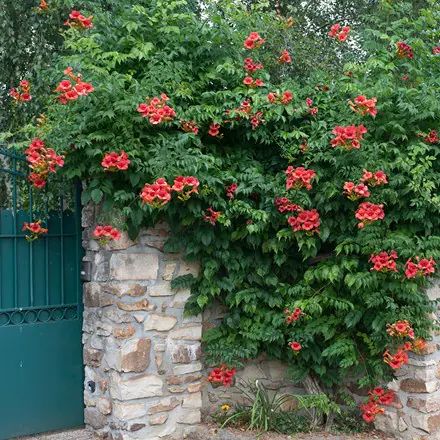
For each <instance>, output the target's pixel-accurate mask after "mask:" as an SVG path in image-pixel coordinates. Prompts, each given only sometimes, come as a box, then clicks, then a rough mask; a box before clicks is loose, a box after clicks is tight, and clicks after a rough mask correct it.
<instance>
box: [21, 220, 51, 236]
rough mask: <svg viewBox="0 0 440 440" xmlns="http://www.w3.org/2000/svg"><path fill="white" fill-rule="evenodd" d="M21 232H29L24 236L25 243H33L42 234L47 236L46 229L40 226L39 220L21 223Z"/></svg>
mask: <svg viewBox="0 0 440 440" xmlns="http://www.w3.org/2000/svg"><path fill="white" fill-rule="evenodd" d="M22 231H27V232H29V234H27V235H26V240H27V241H34V240H36V239H37V238H40V237H41V236H42V235H43V234H47V232H48V229H47V228H43V227H42V226H41V220H37V221H36V222H31V223H27V222H25V223H23V227H22Z"/></svg>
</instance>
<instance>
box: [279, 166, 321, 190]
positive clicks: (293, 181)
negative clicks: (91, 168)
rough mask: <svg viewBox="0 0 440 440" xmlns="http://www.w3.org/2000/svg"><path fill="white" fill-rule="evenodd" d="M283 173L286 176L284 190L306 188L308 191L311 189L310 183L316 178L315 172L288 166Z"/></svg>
mask: <svg viewBox="0 0 440 440" xmlns="http://www.w3.org/2000/svg"><path fill="white" fill-rule="evenodd" d="M284 173H285V174H286V176H287V177H286V189H291V188H293V189H299V188H306V189H307V190H309V191H310V190H311V189H312V184H311V181H312V179H313V178H314V177H315V176H316V172H315V171H313V170H308V169H306V168H304V167H297V168H293V166H291V165H290V166H288V167H287V170H286V171H285V172H284Z"/></svg>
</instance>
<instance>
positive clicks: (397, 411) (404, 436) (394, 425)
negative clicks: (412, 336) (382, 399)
mask: <svg viewBox="0 0 440 440" xmlns="http://www.w3.org/2000/svg"><path fill="white" fill-rule="evenodd" d="M428 295H429V297H430V299H432V300H435V299H439V298H440V284H436V285H434V286H433V287H432V288H430V289H429V290H428ZM434 318H435V317H434ZM389 388H390V389H393V390H394V391H395V392H396V394H397V397H398V399H397V404H396V405H395V407H394V408H392V409H387V411H386V414H385V415H384V416H380V417H378V418H377V419H376V420H377V422H376V428H377V429H380V430H381V431H385V432H388V433H390V434H392V435H394V436H395V437H396V438H398V439H401V440H428V439H429V440H440V335H439V334H437V333H436V334H435V335H433V338H432V341H429V343H428V345H427V347H426V350H425V351H424V352H423V353H422V354H421V355H416V354H414V353H411V354H410V356H409V363H408V365H406V366H404V367H403V368H401V369H400V370H397V372H396V379H395V380H394V381H393V382H391V384H389Z"/></svg>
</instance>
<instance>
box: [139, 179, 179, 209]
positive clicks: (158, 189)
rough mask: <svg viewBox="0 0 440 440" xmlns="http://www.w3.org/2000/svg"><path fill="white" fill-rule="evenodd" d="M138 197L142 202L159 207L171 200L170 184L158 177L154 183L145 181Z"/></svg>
mask: <svg viewBox="0 0 440 440" xmlns="http://www.w3.org/2000/svg"><path fill="white" fill-rule="evenodd" d="M140 197H141V199H142V201H143V202H144V203H146V204H147V205H150V206H152V207H153V208H161V207H162V206H165V205H166V204H167V203H168V202H169V201H170V200H171V186H170V185H169V184H168V182H167V181H166V180H165V179H164V178H163V177H160V178H159V179H156V181H155V182H154V183H151V184H149V183H146V184H145V185H144V187H143V188H142V191H141V194H140Z"/></svg>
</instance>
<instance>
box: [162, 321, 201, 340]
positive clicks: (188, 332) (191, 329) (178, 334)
mask: <svg viewBox="0 0 440 440" xmlns="http://www.w3.org/2000/svg"><path fill="white" fill-rule="evenodd" d="M169 336H170V338H171V339H177V340H187V341H200V340H201V339H202V326H201V325H193V326H188V327H181V328H178V329H176V330H173V331H171V332H170V335H169Z"/></svg>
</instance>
